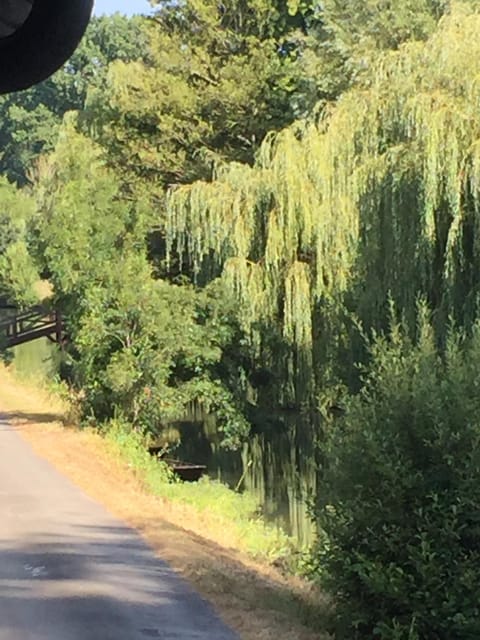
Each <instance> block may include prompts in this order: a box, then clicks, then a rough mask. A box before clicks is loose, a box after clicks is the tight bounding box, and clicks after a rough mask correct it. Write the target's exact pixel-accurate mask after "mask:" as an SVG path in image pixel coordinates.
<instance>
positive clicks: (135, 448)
mask: <svg viewBox="0 0 480 640" xmlns="http://www.w3.org/2000/svg"><path fill="white" fill-rule="evenodd" d="M104 437H105V440H106V442H107V443H108V445H109V447H110V448H111V450H112V451H114V452H115V454H116V455H118V456H119V457H120V458H121V459H122V461H123V462H124V463H126V464H127V465H128V466H129V467H130V468H131V469H133V470H134V471H135V473H136V475H137V477H138V478H139V479H140V480H141V481H142V483H143V484H144V486H145V488H146V490H147V491H148V492H149V493H151V494H153V495H156V496H159V497H162V498H165V499H167V500H169V501H171V502H177V503H182V504H187V505H190V506H192V507H194V508H195V509H197V510H198V511H199V512H202V513H205V514H208V515H211V516H212V517H214V518H215V520H216V522H218V526H222V524H223V525H224V526H228V527H230V528H231V529H232V528H233V529H234V531H235V533H236V537H237V539H238V540H239V541H240V545H241V549H240V550H241V551H244V552H246V553H248V554H249V555H250V556H252V557H254V558H257V559H261V560H266V561H268V562H269V563H275V564H281V565H282V566H283V567H284V568H286V569H288V570H289V571H294V570H295V566H294V559H296V558H297V557H298V555H299V553H298V551H299V550H298V548H297V545H296V543H295V541H294V539H293V538H291V537H290V536H288V535H287V534H286V533H285V532H284V531H282V530H281V529H279V528H278V527H276V526H273V525H269V524H267V523H266V522H265V521H264V520H263V518H262V515H261V510H260V507H259V504H258V503H257V501H256V500H255V498H254V497H253V496H252V495H251V494H249V493H238V492H236V491H233V490H232V489H230V488H229V487H228V486H226V485H224V484H222V483H221V482H218V481H215V480H211V479H209V478H208V477H204V478H202V479H201V480H199V481H198V482H182V481H180V480H178V479H176V477H174V475H173V474H172V472H171V470H170V469H169V468H168V466H167V465H166V464H164V463H161V462H159V461H158V460H157V459H155V458H153V457H152V456H151V455H149V453H148V451H147V449H146V447H147V444H148V443H147V442H146V440H145V438H144V437H143V436H142V435H140V434H138V433H135V432H133V431H132V430H131V429H130V428H129V427H128V425H125V424H123V423H121V422H119V421H112V422H110V423H109V425H108V426H107V427H106V429H105V432H104ZM295 561H296V560H295Z"/></svg>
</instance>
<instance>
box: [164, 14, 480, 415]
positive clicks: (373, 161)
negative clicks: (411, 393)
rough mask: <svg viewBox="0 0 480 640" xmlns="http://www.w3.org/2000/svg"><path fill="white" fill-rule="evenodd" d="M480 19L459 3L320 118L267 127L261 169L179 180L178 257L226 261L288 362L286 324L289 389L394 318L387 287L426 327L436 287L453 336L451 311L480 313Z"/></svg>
mask: <svg viewBox="0 0 480 640" xmlns="http://www.w3.org/2000/svg"><path fill="white" fill-rule="evenodd" d="M479 29H480V12H478V10H477V9H476V8H475V4H473V5H472V3H470V4H468V5H466V4H455V5H453V7H452V10H451V12H450V14H449V15H446V16H445V17H444V18H443V19H442V20H441V21H440V23H439V26H438V29H437V31H436V32H435V33H434V34H433V35H432V37H431V38H430V39H429V40H428V41H426V42H421V43H420V42H411V43H408V44H405V45H402V46H401V47H400V48H399V49H398V50H397V51H395V52H389V53H386V54H381V55H380V54H379V57H378V59H377V62H376V64H375V66H374V68H373V69H372V72H371V74H370V75H369V76H368V78H366V79H365V82H364V83H363V85H362V86H360V87H357V88H355V89H353V90H351V91H350V92H347V93H346V94H344V95H343V97H342V98H341V99H340V100H339V102H338V103H337V104H336V105H335V106H334V107H332V108H331V109H330V110H329V111H328V112H327V113H326V114H325V115H324V116H323V118H322V120H321V121H320V122H315V123H307V124H305V123H303V124H296V125H295V126H292V127H290V128H288V129H286V130H284V131H282V132H281V133H280V134H277V135H272V136H271V137H268V138H267V139H266V140H265V142H264V144H263V146H262V148H261V150H260V152H259V154H258V157H257V161H256V164H255V165H254V166H253V167H248V166H243V165H238V164H233V165H227V166H226V167H222V168H220V169H218V170H217V174H216V175H215V176H214V179H213V180H212V181H211V182H197V183H195V184H193V185H190V186H188V187H182V188H178V189H176V190H173V191H171V192H170V194H169V197H168V202H167V237H168V250H169V253H170V255H173V254H176V255H177V256H180V258H181V261H182V262H183V263H184V264H188V265H189V267H190V268H193V271H194V273H197V274H200V273H202V272H203V271H204V270H205V266H206V264H209V265H211V264H212V263H213V264H214V265H215V266H216V268H217V269H219V270H220V271H221V272H222V273H223V275H222V277H223V279H224V282H225V285H226V286H227V287H228V288H229V289H230V290H231V291H232V292H233V293H234V294H235V296H236V298H237V300H238V310H239V318H240V319H241V322H242V325H243V327H244V328H245V331H246V332H247V334H248V335H249V336H250V339H251V344H252V348H253V349H254V352H255V354H256V357H258V358H265V359H266V360H268V359H269V358H270V359H275V355H274V354H270V355H269V354H268V353H267V352H266V351H265V335H266V329H267V328H268V331H270V332H271V331H272V330H273V329H274V330H275V331H276V333H277V335H278V336H279V338H281V340H282V343H283V344H284V345H285V349H284V351H282V353H284V354H285V356H284V357H282V358H283V359H282V362H281V363H279V362H277V363H276V366H278V367H279V368H280V369H281V370H282V371H283V373H284V376H283V378H282V380H283V384H282V385H280V395H281V396H282V398H283V400H287V401H290V402H291V401H292V400H293V401H295V402H297V403H298V402H303V401H304V400H306V399H308V398H311V397H312V393H313V392H314V391H315V388H316V386H317V388H318V383H319V381H320V380H321V379H322V375H323V373H322V371H323V372H325V371H326V368H327V367H328V363H329V362H330V360H331V359H332V358H333V359H335V358H337V359H338V358H339V353H340V352H342V353H344V354H345V350H346V352H347V353H348V350H349V348H350V347H349V340H350V338H348V337H345V335H346V334H348V332H349V329H348V326H347V325H348V323H351V325H352V326H353V325H354V324H355V320H356V319H359V320H360V321H361V323H362V324H363V325H364V326H366V327H367V328H376V329H381V328H382V327H383V326H384V324H385V322H386V319H387V317H388V308H389V300H390V301H393V303H394V305H395V307H396V308H397V309H399V310H400V311H401V312H402V314H403V315H404V317H405V318H406V319H407V320H409V321H410V322H411V324H412V326H413V325H414V323H415V313H416V312H415V309H416V303H417V300H418V298H419V297H422V298H424V299H426V300H427V302H428V303H429V305H430V306H431V307H432V309H433V310H434V312H435V318H436V323H437V327H438V330H439V336H440V337H441V336H442V334H443V332H444V331H445V327H446V325H447V323H448V319H449V317H453V318H454V319H455V320H456V321H457V322H459V323H462V324H467V325H468V324H469V323H470V322H471V321H472V320H473V319H474V318H475V317H476V315H477V310H478V299H479V292H480V277H479V275H478V274H480V116H479V113H480V112H479V107H480V40H479V39H478V36H477V34H478V31H479ZM350 346H351V345H350ZM351 358H353V356H351ZM351 364H353V362H351ZM282 398H280V399H282Z"/></svg>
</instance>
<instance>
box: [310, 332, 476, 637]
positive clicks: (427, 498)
mask: <svg viewBox="0 0 480 640" xmlns="http://www.w3.org/2000/svg"><path fill="white" fill-rule="evenodd" d="M371 351H372V362H371V365H370V368H369V371H368V372H367V373H365V374H364V379H363V383H364V384H363V389H362V391H361V392H360V394H358V396H356V397H354V398H352V399H351V400H350V406H349V407H348V411H347V414H346V416H345V417H344V418H342V419H341V420H337V421H335V422H334V423H333V424H332V425H331V428H330V433H329V436H328V438H327V439H328V445H327V453H326V468H325V478H324V484H323V489H322V492H321V500H319V502H318V504H317V507H316V509H317V516H318V521H319V525H320V527H322V528H323V530H324V531H325V533H326V535H327V539H328V544H327V545H326V546H322V547H320V545H318V548H317V550H316V551H317V556H316V561H317V564H316V567H317V571H318V570H319V568H320V569H321V571H322V572H323V574H321V577H322V579H323V580H324V582H325V584H326V585H327V586H328V587H329V589H330V591H331V593H332V594H333V596H334V598H335V600H336V603H337V626H336V637H337V638H342V639H343V638H345V639H347V638H348V640H353V639H354V638H368V639H371V638H380V639H381V640H400V639H402V640H403V639H405V640H468V639H472V640H473V639H474V638H475V639H477V638H480V604H479V592H480V508H479V505H480V446H479V445H480V367H479V363H480V327H476V328H475V329H474V331H473V335H472V336H471V337H469V338H468V339H466V338H464V337H462V336H459V335H458V334H457V335H453V333H452V335H451V337H450V339H449V341H448V344H447V346H446V349H445V352H444V354H443V355H442V356H439V355H438V351H437V349H436V346H435V341H434V338H433V335H432V331H431V329H430V327H429V325H428V323H427V322H425V321H424V322H422V323H421V326H420V328H419V336H418V339H417V341H416V343H413V342H412V341H411V340H410V339H408V338H407V337H406V335H405V332H404V331H402V330H401V329H400V328H398V327H395V328H394V329H393V330H392V331H391V334H390V336H389V337H388V339H385V338H378V339H376V340H375V341H374V344H373V346H372V347H371Z"/></svg>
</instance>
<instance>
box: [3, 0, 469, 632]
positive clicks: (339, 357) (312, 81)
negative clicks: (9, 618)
mask: <svg viewBox="0 0 480 640" xmlns="http://www.w3.org/2000/svg"><path fill="white" fill-rule="evenodd" d="M154 4H155V5H156V8H157V11H156V14H155V15H154V17H153V18H152V19H148V20H147V19H142V18H138V19H134V20H127V19H126V18H122V17H120V16H114V17H112V18H103V19H101V20H96V21H94V22H93V23H92V27H91V29H90V33H89V35H88V36H87V39H86V40H85V42H84V44H83V45H82V47H81V48H80V49H79V51H78V52H77V53H76V54H75V56H74V57H73V58H72V60H71V62H69V63H68V64H67V66H66V67H65V69H64V70H63V71H61V72H59V73H58V74H57V75H56V76H54V77H53V78H52V79H51V80H49V81H47V82H46V83H44V84H43V85H40V86H39V87H36V88H34V89H32V90H30V91H28V92H25V93H23V94H20V95H16V96H10V97H6V98H2V101H1V102H0V112H1V113H2V114H3V116H2V121H1V123H0V145H1V148H2V156H1V158H0V170H1V171H2V172H3V173H4V175H5V176H6V177H8V178H9V179H10V180H11V181H13V182H15V183H17V185H18V188H17V186H14V185H13V184H10V183H8V182H7V181H6V179H5V178H4V179H3V181H2V182H1V183H0V197H1V202H2V205H3V206H2V228H3V229H4V235H3V236H2V241H1V242H0V285H1V287H0V288H1V295H2V296H4V297H5V298H7V299H9V300H14V301H16V302H17V303H19V304H23V305H24V304H27V303H28V302H29V301H30V300H33V299H34V298H35V296H34V294H33V293H32V292H33V291H34V289H35V287H34V284H35V281H36V280H37V279H38V278H39V277H41V278H42V279H44V280H47V281H48V282H49V284H50V286H51V287H52V289H53V300H52V302H54V303H55V304H56V305H57V306H58V307H59V308H60V309H61V310H62V312H63V313H64V315H65V317H66V321H67V327H68V335H69V343H68V345H66V347H65V353H64V361H65V362H64V365H65V366H64V375H65V376H66V378H67V379H68V382H69V384H70V385H72V387H73V389H74V390H75V392H76V396H77V398H78V401H79V408H80V410H81V412H82V415H83V417H84V418H85V419H88V420H89V421H90V422H91V423H93V424H96V425H99V424H101V423H103V422H105V421H108V420H111V419H112V418H118V419H121V420H122V424H123V423H126V424H128V425H130V427H133V428H134V429H135V430H136V431H138V432H141V433H144V432H149V433H153V434H157V433H158V432H159V431H161V430H162V429H163V428H164V427H165V426H166V425H168V424H170V423H172V422H173V421H176V420H180V419H182V417H184V416H185V414H186V413H187V412H190V413H191V412H192V410H193V411H197V409H198V411H197V413H198V414H199V415H203V416H208V418H209V419H213V424H215V425H216V428H217V429H218V430H219V431H220V432H221V433H222V434H223V437H224V444H230V445H232V446H238V445H239V444H240V443H241V441H242V440H243V439H245V438H248V434H249V429H250V428H253V430H254V431H257V432H262V433H264V434H265V437H266V438H268V433H269V430H271V429H284V430H287V428H288V427H287V425H288V424H292V416H293V417H295V416H296V417H297V418H298V419H299V424H300V419H301V420H302V424H308V427H309V429H310V430H311V431H313V432H314V433H315V435H314V439H315V442H316V445H317V448H318V452H317V453H318V456H317V458H318V461H320V462H321V465H320V468H319V478H318V483H317V484H318V486H319V487H320V495H319V496H318V500H317V506H316V517H317V520H318V524H319V526H320V527H321V528H323V530H324V531H325V533H326V536H327V540H326V542H325V539H324V538H322V544H321V545H320V544H319V545H318V547H317V548H316V549H314V556H313V558H312V566H313V567H314V568H315V571H316V573H317V575H318V576H319V577H320V578H321V579H324V580H326V584H329V585H330V587H331V589H332V591H333V593H334V594H335V596H336V599H337V603H338V617H339V625H338V631H337V635H338V637H339V638H349V639H350V638H352V637H356V638H365V639H367V638H372V637H379V638H381V639H382V640H387V639H389V640H399V639H400V638H402V639H403V638H408V639H409V640H414V639H418V640H419V639H421V640H424V639H428V640H430V638H431V639H432V640H439V639H441V640H444V639H445V640H446V639H447V638H448V640H451V639H458V640H464V639H466V638H474V637H476V636H477V635H478V623H477V622H476V619H477V618H478V611H476V609H475V607H476V604H475V602H476V599H475V597H476V592H475V589H476V587H475V582H476V581H478V572H477V569H476V564H478V558H477V557H476V555H475V554H476V553H477V552H476V551H475V544H476V542H477V541H476V538H475V536H476V526H477V524H476V520H475V516H474V512H473V505H474V503H475V501H476V500H477V501H478V496H477V489H476V486H475V485H476V483H477V480H478V471H479V467H478V461H477V454H476V452H475V451H476V443H477V440H478V434H479V433H480V431H479V425H478V420H477V418H476V416H477V414H478V408H477V400H476V386H477V385H478V380H477V378H478V376H477V374H476V371H475V362H476V358H477V352H478V348H479V347H478V341H479V337H478V336H479V330H478V321H479V306H478V304H479V300H480V278H479V276H478V273H479V272H480V242H479V237H480V236H479V229H480V225H479V220H480V191H479V189H480V186H479V185H480V153H479V150H480V145H479V140H480V119H479V116H478V105H479V104H480V85H479V82H478V78H479V77H480V44H479V40H478V37H477V33H478V30H479V29H480V13H479V11H478V6H477V3H476V1H475V0H472V1H471V2H466V3H454V4H452V5H450V3H447V2H442V1H440V0H424V1H422V2H410V1H403V2H400V0H398V1H395V2H384V1H383V0H367V1H366V2H346V1H345V2H344V1H343V0H325V2H322V3H320V4H319V3H317V2H313V1H309V0H305V1H302V2H298V1H294V0H290V1H289V2H281V1H278V2H271V1H270V0H227V1H226V2H224V3H222V4H218V3H215V2H212V1H211V0H183V1H182V2H163V1H162V2H157V3H154ZM72 111H73V112H74V113H71V112H72ZM419 300H422V301H424V304H423V303H422V305H420V306H419ZM392 308H393V309H395V314H397V315H398V317H399V318H400V319H401V326H402V328H401V330H400V329H397V328H395V327H394V328H392V318H391V316H392V312H391V309H392ZM425 308H427V309H428V310H429V312H428V313H431V317H432V320H431V326H430V323H429V322H426V321H425V320H424V319H422V318H424V317H425V316H426V315H428V313H427V312H426V311H425ZM419 309H421V310H422V311H421V313H420V314H419ZM393 324H394V323H393ZM452 325H454V326H455V327H457V330H456V331H457V332H458V335H459V336H460V338H458V337H457V338H455V335H457V334H456V333H455V332H454V331H452V329H451V327H452ZM419 327H420V329H419ZM385 332H386V334H387V338H382V337H381V336H382V335H383V334H384V333H385ZM372 333H373V334H375V335H376V336H377V337H376V339H375V341H374V343H373V347H372V348H369V347H368V345H369V343H370V341H369V339H368V337H369V336H371V335H372ZM464 334H465V336H469V337H468V339H467V338H463V337H462V336H463V335H464ZM359 363H360V365H361V367H360V368H359V366H358V364H359ZM359 371H362V372H363V373H362V374H361V375H360V373H359ZM339 404H340V405H341V406H340V407H339V406H338V405H339ZM345 409H346V410H347V413H346V416H345V417H344V418H341V419H337V418H334V417H333V416H334V415H338V413H341V412H342V410H343V411H345ZM339 410H340V411H339ZM286 414H288V415H289V416H290V417H289V420H286V419H284V416H285V415H286ZM319 424H320V426H319ZM322 474H323V476H322Z"/></svg>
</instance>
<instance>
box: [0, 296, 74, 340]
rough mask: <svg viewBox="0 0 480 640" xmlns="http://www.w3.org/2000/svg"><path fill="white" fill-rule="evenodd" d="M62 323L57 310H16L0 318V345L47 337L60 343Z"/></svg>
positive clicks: (33, 308)
mask: <svg viewBox="0 0 480 640" xmlns="http://www.w3.org/2000/svg"><path fill="white" fill-rule="evenodd" d="M64 335H65V334H64V325H63V321H62V316H61V314H60V313H59V312H58V311H49V310H47V309H45V308H44V307H41V306H37V307H31V308H30V309H27V310H25V311H22V312H20V311H16V312H14V313H12V314H11V315H10V316H7V317H5V318H4V319H3V320H0V345H1V346H3V347H7V348H11V347H16V346H18V345H19V344H25V342H31V341H32V340H38V338H48V339H49V340H51V341H52V342H56V343H57V344H62V341H63V339H64Z"/></svg>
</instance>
